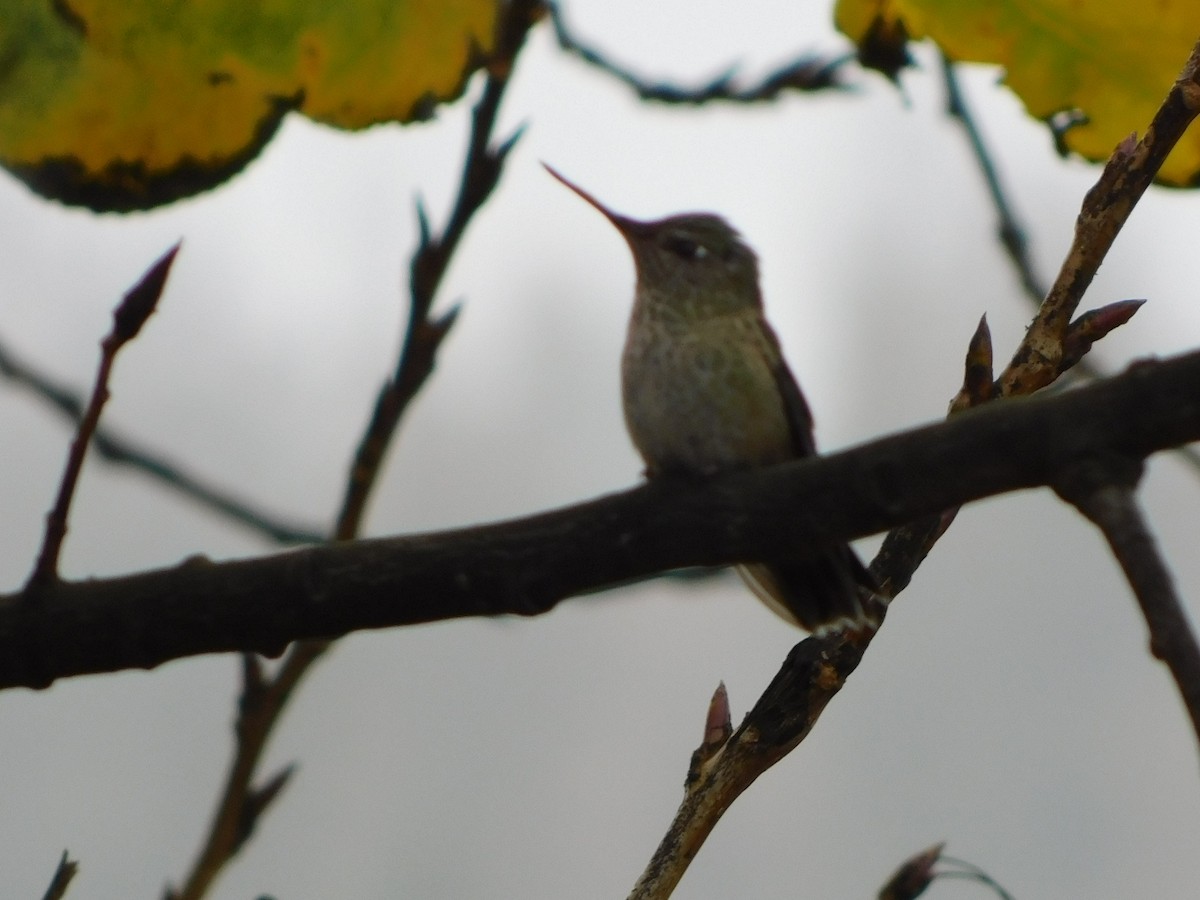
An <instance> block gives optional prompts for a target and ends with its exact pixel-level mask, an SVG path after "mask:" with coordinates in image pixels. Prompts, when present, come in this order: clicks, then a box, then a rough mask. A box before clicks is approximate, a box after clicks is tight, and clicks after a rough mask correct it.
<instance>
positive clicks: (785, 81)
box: [548, 3, 854, 106]
mask: <svg viewBox="0 0 1200 900" xmlns="http://www.w3.org/2000/svg"><path fill="white" fill-rule="evenodd" d="M548 8H549V11H550V22H551V24H553V26H554V34H555V37H556V38H557V39H558V45H559V46H560V47H561V48H562V49H563V50H565V51H567V52H568V53H573V54H575V55H576V56H578V57H579V58H580V59H582V60H583V61H584V62H586V63H588V64H589V65H592V66H595V67H596V68H598V69H600V70H601V71H603V72H606V73H608V74H609V75H611V76H612V77H613V78H616V79H617V80H618V81H620V82H622V83H623V84H625V85H627V86H628V87H630V88H632V89H633V91H634V92H635V93H636V94H637V95H638V97H640V98H641V99H642V100H650V101H654V102H656V103H671V104H683V105H687V106H700V105H702V104H705V103H711V102H712V101H714V100H717V101H729V102H732V103H762V102H766V101H770V100H774V99H776V98H777V97H779V96H780V95H781V94H783V93H784V92H786V91H822V90H829V89H834V90H845V86H844V85H843V84H842V83H841V82H840V81H839V80H838V75H839V73H840V71H841V69H842V66H844V65H845V64H846V63H848V62H849V61H850V60H852V59H854V57H853V56H852V55H848V54H843V55H841V56H836V57H822V56H817V55H815V54H805V55H804V56H800V57H798V58H797V59H795V60H793V61H792V62H789V63H786V64H784V65H782V66H780V67H779V68H778V69H776V70H775V71H773V72H771V73H770V74H769V75H767V76H766V77H764V78H763V79H762V80H761V81H759V82H758V84H755V85H750V86H747V87H738V86H736V85H735V84H734V77H735V76H736V74H737V71H736V68H735V67H730V68H729V69H728V70H727V71H726V72H724V73H722V74H721V75H718V76H717V77H716V78H714V79H712V80H711V81H709V82H708V83H707V84H704V85H701V86H699V87H691V88H687V87H680V86H678V85H674V84H668V83H666V82H661V81H649V80H647V79H644V78H642V77H641V76H639V75H636V74H634V73H633V72H631V71H630V70H629V69H626V68H624V67H623V66H621V65H618V64H617V63H615V62H613V61H612V60H611V59H609V58H608V57H607V56H605V55H604V54H603V53H601V52H600V51H599V50H597V49H595V48H594V47H591V46H589V45H588V44H587V43H586V42H584V41H582V40H580V39H579V38H578V37H576V36H575V35H574V34H573V33H572V32H571V30H570V29H569V28H568V27H567V24H566V19H565V18H564V16H563V13H562V10H561V9H559V7H558V4H556V3H551V4H549V7H548Z"/></svg>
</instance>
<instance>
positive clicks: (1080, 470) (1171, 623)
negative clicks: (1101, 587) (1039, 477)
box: [1056, 456, 1200, 740]
mask: <svg viewBox="0 0 1200 900" xmlns="http://www.w3.org/2000/svg"><path fill="white" fill-rule="evenodd" d="M1141 474H1142V466H1141V463H1140V461H1133V460H1129V459H1126V458H1121V457H1116V458H1114V457H1107V456H1100V457H1096V458H1094V459H1089V460H1085V461H1083V462H1081V463H1080V464H1079V465H1078V466H1075V467H1073V468H1072V469H1070V470H1069V471H1068V472H1067V473H1066V474H1065V475H1064V477H1063V478H1062V479H1061V480H1060V481H1059V482H1058V484H1057V485H1056V488H1057V490H1058V493H1059V495H1060V496H1061V497H1062V498H1063V499H1064V500H1066V501H1068V502H1069V503H1071V504H1073V505H1074V506H1075V507H1076V508H1077V509H1078V510H1079V511H1080V512H1081V513H1083V514H1084V515H1085V516H1087V517H1088V518H1089V519H1090V520H1091V521H1092V522H1093V523H1095V525H1096V527H1097V528H1099V529H1100V530H1101V531H1102V532H1103V533H1104V537H1105V538H1106V539H1107V540H1108V545H1109V547H1111V548H1112V551H1113V555H1114V556H1115V557H1116V558H1117V562H1119V563H1120V564H1121V568H1122V569H1123V570H1124V572H1125V577H1126V578H1127V579H1128V580H1129V585H1130V587H1132V588H1133V593H1134V596H1136V597H1137V600H1138V605H1139V606H1140V607H1141V610H1142V615H1143V616H1144V617H1145V619H1146V625H1147V626H1148V627H1149V629H1150V651H1151V652H1152V653H1153V654H1154V655H1155V656H1156V657H1157V658H1158V659H1160V660H1162V661H1163V662H1164V663H1166V665H1167V668H1168V669H1170V671H1171V675H1172V676H1173V677H1174V679H1175V684H1176V686H1177V687H1178V688H1179V694H1180V696H1181V697H1182V698H1183V703H1184V706H1185V707H1186V708H1187V711H1188V715H1189V716H1190V717H1191V719H1192V728H1193V729H1194V730H1195V732H1196V737H1197V739H1198V740H1200V645H1198V644H1197V642H1196V636H1195V634H1194V633H1193V632H1192V629H1191V626H1190V625H1189V624H1188V619H1187V614H1186V613H1185V612H1184V609H1183V604H1182V602H1180V599H1179V595H1178V594H1177V593H1176V591H1175V584H1174V580H1173V579H1172V578H1171V572H1170V570H1169V569H1168V568H1167V564H1166V562H1165V561H1164V560H1163V558H1162V555H1161V554H1160V553H1159V552H1158V545H1157V544H1156V542H1155V540H1154V535H1153V534H1152V533H1151V531H1150V527H1149V525H1148V524H1147V523H1146V521H1145V517H1144V516H1143V515H1142V511H1141V507H1140V505H1139V504H1138V502H1137V495H1136V493H1135V489H1136V487H1137V483H1138V481H1139V480H1140V478H1141Z"/></svg>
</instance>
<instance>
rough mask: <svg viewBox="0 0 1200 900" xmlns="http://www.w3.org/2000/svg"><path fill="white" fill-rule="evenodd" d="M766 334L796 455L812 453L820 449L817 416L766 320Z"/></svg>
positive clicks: (770, 358) (764, 325)
mask: <svg viewBox="0 0 1200 900" xmlns="http://www.w3.org/2000/svg"><path fill="white" fill-rule="evenodd" d="M762 334H763V338H764V339H765V340H766V342H767V357H768V359H769V360H770V363H771V371H772V374H773V375H774V376H775V387H776V389H777V390H778V391H779V396H780V398H781V399H782V400H783V413H784V415H785V416H786V417H787V424H788V432H789V433H790V434H791V438H792V452H793V454H794V455H795V456H796V457H803V456H812V455H814V454H815V453H816V452H817V445H816V442H815V441H814V440H813V418H812V413H811V412H810V411H809V409H808V401H806V400H805V399H804V394H803V393H801V391H800V385H798V384H797V383H796V376H794V375H793V374H792V370H791V369H789V368H788V364H787V361H786V360H785V359H784V358H783V351H782V350H781V349H780V346H779V338H778V337H776V336H775V332H774V331H773V330H772V329H771V326H770V325H768V324H767V323H766V321H763V323H762Z"/></svg>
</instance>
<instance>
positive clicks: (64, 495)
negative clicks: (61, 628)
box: [29, 244, 179, 586]
mask: <svg viewBox="0 0 1200 900" xmlns="http://www.w3.org/2000/svg"><path fill="white" fill-rule="evenodd" d="M178 252H179V244H176V245H175V246H174V247H172V248H171V249H170V250H168V251H167V252H166V253H165V254H163V255H162V256H161V257H160V258H159V259H158V260H157V261H156V262H155V263H154V265H152V266H151V267H150V268H149V269H148V270H147V271H146V274H145V275H143V276H142V277H141V279H140V280H139V281H138V283H137V284H135V285H134V286H133V287H132V288H130V289H129V290H128V291H127V292H126V294H125V296H124V298H122V300H121V303H120V304H119V305H118V306H117V308H116V309H115V310H114V311H113V327H112V331H110V332H109V333H108V335H107V336H106V337H105V338H104V340H103V341H101V342H100V365H99V367H98V368H97V370H96V383H95V386H94V387H93V388H92V396H91V399H90V400H89V401H88V405H87V408H86V409H85V410H84V411H83V415H82V416H81V417H80V419H79V427H78V429H77V430H76V432H75V439H74V440H73V441H72V442H71V452H70V454H68V456H67V465H66V469H65V471H64V472H63V476H62V481H61V482H60V484H59V488H58V496H57V497H56V498H55V500H54V506H53V507H52V508H51V510H50V513H49V515H47V516H46V535H45V538H44V539H43V541H42V549H41V551H40V552H39V553H38V559H37V563H36V564H35V566H34V569H33V573H32V574H31V575H30V576H29V585H30V586H36V585H40V584H46V583H48V582H51V581H54V580H55V579H57V578H58V557H59V554H60V553H61V552H62V544H63V539H64V538H65V537H66V536H67V519H68V517H69V516H70V513H71V500H72V499H73V498H74V496H75V486H76V485H77V484H78V483H79V473H80V472H81V471H82V470H83V460H84V457H85V456H86V455H87V449H88V444H89V443H90V442H91V439H92V435H93V434H94V433H95V431H96V425H97V424H98V423H99V422H100V413H101V412H102V411H103V409H104V404H105V403H106V402H107V401H108V378H109V375H110V374H111V372H112V367H113V363H114V362H116V357H117V353H118V352H120V350H121V348H122V347H124V346H125V344H127V343H128V342H129V341H131V340H133V339H134V338H135V337H137V334H138V332H139V331H141V329H142V326H143V325H145V324H146V320H147V319H148V318H150V316H151V314H153V312H154V309H155V307H156V306H157V305H158V298H159V297H161V296H162V290H163V287H164V286H165V285H166V283H167V275H168V274H169V273H170V271H171V263H172V262H174V260H175V254H176V253H178Z"/></svg>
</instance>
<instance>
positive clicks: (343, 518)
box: [168, 0, 541, 900]
mask: <svg viewBox="0 0 1200 900" xmlns="http://www.w3.org/2000/svg"><path fill="white" fill-rule="evenodd" d="M540 9H541V6H540V3H539V2H537V0H519V2H513V3H511V4H509V5H508V6H507V7H506V11H505V15H504V19H503V21H502V22H501V23H500V25H499V32H498V40H497V45H496V50H495V52H494V54H493V56H492V58H491V59H490V61H489V74H488V78H487V81H486V83H485V85H484V89H483V95H482V97H481V98H480V100H479V102H478V103H477V104H476V106H475V110H474V117H473V121H472V128H471V134H470V140H469V145H468V150H467V154H466V159H465V161H464V164H463V174H462V180H461V183H460V186H459V191H458V196H457V199H456V201H455V204H454V209H453V211H452V212H451V214H450V219H449V221H448V223H447V225H446V228H445V230H444V231H443V232H442V234H441V235H439V236H437V237H436V238H435V237H433V236H432V235H431V233H430V229H429V226H428V222H427V219H426V216H425V212H424V209H423V208H422V207H421V205H420V204H419V203H418V208H417V216H418V221H419V223H420V226H421V231H420V242H419V245H418V248H417V250H416V253H415V254H414V256H413V260H412V265H411V273H410V274H411V278H410V288H409V290H410V304H409V315H408V323H407V327H406V329H405V331H404V334H403V337H402V345H401V350H400V353H399V356H398V359H397V363H396V368H395V371H394V374H393V375H392V377H391V378H390V379H389V380H388V382H387V383H386V384H385V385H384V386H383V388H382V389H381V390H380V392H379V396H378V398H377V399H376V403H375V409H374V412H373V414H372V416H371V419H370V422H369V423H368V425H367V427H366V429H365V432H364V434H363V437H362V440H361V441H360V443H359V446H358V450H357V451H356V453H355V458H354V463H353V465H352V466H351V469H350V474H349V477H348V479H347V487H346V491H345V495H344V499H343V502H342V506H341V511H340V512H339V514H338V517H337V524H336V526H335V528H334V534H333V538H334V540H337V541H346V540H350V539H353V538H354V537H356V536H357V535H358V533H359V529H360V527H361V524H362V518H363V514H364V512H365V510H366V505H367V501H368V499H369V498H370V495H371V493H372V490H373V488H374V486H375V484H376V483H377V482H378V479H379V476H380V473H381V471H382V463H383V459H384V456H385V455H386V452H387V448H388V446H389V445H390V444H391V441H392V439H393V437H394V436H395V433H396V430H397V427H398V426H399V424H400V420H401V417H402V416H403V414H404V411H405V410H406V409H407V408H408V405H409V403H410V402H411V401H412V399H413V397H415V396H416V394H417V392H418V391H419V390H420V389H421V386H422V385H423V384H424V383H425V380H426V379H427V378H428V377H429V375H430V373H431V372H432V371H433V365H434V361H435V358H436V355H437V351H438V348H439V347H440V346H441V343H442V340H443V339H444V338H445V336H446V334H447V333H448V332H449V330H450V328H451V326H452V325H453V324H454V320H455V317H456V315H457V309H451V310H450V311H449V312H447V313H445V314H443V315H440V316H431V315H430V310H431V308H432V306H433V301H434V299H435V298H436V296H437V292H438V288H439V287H440V285H441V281H442V276H443V275H444V273H445V271H446V268H447V266H448V265H449V263H450V259H451V258H452V256H453V254H454V251H455V249H456V248H457V247H458V244H459V241H460V240H461V238H462V236H463V234H464V233H465V232H466V228H467V225H468V224H469V223H470V221H471V220H472V218H473V217H474V215H475V213H476V212H478V210H479V209H480V208H481V207H482V206H483V204H484V203H485V202H486V201H487V199H488V197H489V196H490V194H491V192H492V190H493V188H495V186H496V184H497V182H498V181H499V178H500V174H501V171H502V170H503V166H504V161H505V158H506V157H507V155H508V153H509V151H510V150H511V149H512V147H513V144H514V143H515V142H516V140H517V138H518V136H519V132H518V133H517V134H514V135H512V136H511V137H510V138H509V139H508V140H506V141H504V142H503V143H502V144H500V145H499V146H498V147H494V146H493V145H492V132H493V130H494V128H495V124H496V117H497V115H498V113H499V110H500V103H501V100H502V99H503V97H504V92H505V89H506V88H507V86H508V80H509V76H510V74H511V72H512V68H513V64H514V62H515V60H516V57H517V55H518V53H519V52H520V49H521V46H522V45H523V43H524V40H525V36H526V34H527V33H528V31H529V29H530V28H531V27H532V26H533V24H534V22H535V20H536V18H537V15H538V13H539V11H540ZM331 644H332V641H328V640H307V641H300V642H297V643H295V644H293V645H292V647H291V648H290V650H288V652H287V655H286V656H285V658H284V660H283V662H282V664H281V665H280V666H279V668H278V670H277V671H276V673H275V675H274V676H273V677H271V678H264V676H263V674H262V671H261V666H260V665H259V663H258V661H257V659H256V657H254V656H253V655H250V654H247V655H244V656H243V665H242V671H243V681H242V700H241V704H240V707H239V710H238V717H237V724H236V735H237V740H236V749H235V753H234V759H233V761H232V762H231V764H230V768H229V774H228V776H227V778H226V783H225V788H224V790H223V792H222V795H221V798H220V800H219V801H218V804H217V810H216V812H215V814H214V816H213V822H212V825H211V826H210V829H209V833H208V837H207V839H206V841H205V845H204V847H203V848H202V850H201V852H200V855H199V857H198V859H197V860H196V863H195V864H194V866H193V867H192V870H191V872H190V873H189V875H188V877H187V880H186V882H185V884H184V887H183V888H182V889H181V891H180V892H179V893H178V894H172V893H170V892H168V897H170V898H173V900H199V898H200V897H202V896H204V894H205V893H206V892H207V890H208V888H209V886H210V885H211V884H212V882H213V880H214V879H215V878H216V876H217V875H218V874H219V873H220V871H221V869H222V868H223V867H224V866H225V864H226V863H227V862H228V861H229V860H230V859H231V858H232V857H233V855H234V854H235V853H236V852H237V851H238V850H239V849H240V847H241V846H242V845H243V844H244V842H245V840H246V839H247V837H248V836H249V835H250V833H251V832H252V831H253V830H254V827H255V825H256V824H257V821H258V819H259V818H260V817H261V815H262V813H263V811H264V810H265V809H266V808H267V806H268V804H269V803H270V801H271V800H273V799H274V798H275V797H276V796H278V794H279V790H280V788H282V786H283V785H284V784H285V783H286V781H287V775H288V773H289V772H290V768H289V769H285V770H284V771H283V772H281V773H278V774H276V775H275V776H273V777H271V778H268V779H267V780H266V782H265V785H266V786H265V787H262V788H258V789H255V788H252V786H251V781H252V779H253V777H254V773H255V770H256V769H257V767H258V763H259V761H260V759H261V756H262V753H263V751H264V750H265V748H266V744H267V740H268V738H269V737H270V734H271V732H272V729H273V728H274V726H275V723H276V722H277V721H278V720H279V717H280V716H281V715H282V713H283V710H284V709H285V708H286V706H287V702H288V700H290V699H291V697H292V695H293V694H294V692H295V690H296V688H297V687H298V685H299V684H300V682H301V681H302V680H303V678H304V676H305V675H306V674H307V673H308V671H309V670H310V669H311V668H312V667H313V665H315V664H316V662H317V661H318V660H320V659H321V658H322V656H324V654H325V652H326V651H327V650H328V649H329V647H330V646H331Z"/></svg>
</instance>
